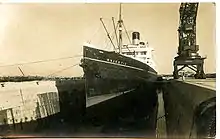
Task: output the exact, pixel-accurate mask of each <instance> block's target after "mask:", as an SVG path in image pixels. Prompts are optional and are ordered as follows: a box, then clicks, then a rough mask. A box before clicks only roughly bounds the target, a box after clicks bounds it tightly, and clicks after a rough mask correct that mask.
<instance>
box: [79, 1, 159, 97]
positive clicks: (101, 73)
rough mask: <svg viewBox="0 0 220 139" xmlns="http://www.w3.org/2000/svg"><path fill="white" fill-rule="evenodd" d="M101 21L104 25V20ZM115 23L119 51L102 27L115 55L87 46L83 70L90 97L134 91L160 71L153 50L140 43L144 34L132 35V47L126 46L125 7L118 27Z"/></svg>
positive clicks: (85, 47)
mask: <svg viewBox="0 0 220 139" xmlns="http://www.w3.org/2000/svg"><path fill="white" fill-rule="evenodd" d="M100 20H101V21H102V18H100ZM112 21H113V25H114V31H115V37H116V39H117V38H118V39H117V44H118V46H117V48H116V47H115V45H114V43H113V41H112V38H111V37H110V35H109V33H108V31H107V29H106V27H105V25H104V23H103V21H102V24H103V26H104V28H105V31H106V32H107V36H108V38H109V39H110V41H111V43H112V45H113V46H114V48H115V50H114V51H105V50H102V49H98V48H96V47H95V46H93V45H91V44H89V43H86V44H84V46H83V58H82V60H81V65H80V66H81V67H82V68H83V71H84V77H85V81H86V93H87V96H94V95H102V94H106V93H116V92H120V91H121V92H123V91H126V90H129V89H133V88H134V87H136V86H138V85H140V84H141V83H143V82H146V81H147V82H148V81H154V80H156V79H157V71H156V69H155V63H154V61H153V59H152V51H153V49H152V48H151V47H150V46H149V44H148V42H146V43H145V42H143V41H140V33H139V32H132V41H130V42H131V43H130V44H123V42H122V30H123V28H124V29H125V31H127V30H126V28H125V26H124V23H123V20H122V18H121V4H120V12H119V20H118V22H117V25H116V24H115V23H114V18H112ZM122 27H123V28H122ZM117 28H118V30H117ZM117 32H118V33H117ZM126 33H127V32H126ZM127 34H128V33H127ZM127 36H128V35H127Z"/></svg>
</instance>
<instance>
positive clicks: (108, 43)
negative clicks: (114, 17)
mask: <svg viewBox="0 0 220 139" xmlns="http://www.w3.org/2000/svg"><path fill="white" fill-rule="evenodd" d="M117 29H118V24H117V26H116V30H117ZM113 33H114V32H112V33H111V34H112V35H111V37H112V40H113V39H114V36H113V35H114V34H113ZM109 43H110V42H108V44H107V45H106V47H105V48H107V47H108V46H109Z"/></svg>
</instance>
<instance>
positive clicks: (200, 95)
mask: <svg viewBox="0 0 220 139" xmlns="http://www.w3.org/2000/svg"><path fill="white" fill-rule="evenodd" d="M163 93H164V95H163V97H164V105H165V106H164V107H165V111H166V125H167V134H168V137H169V136H170V137H184V138H189V137H190V136H191V137H196V136H197V137H198V136H199V137H201V136H203V137H204V136H205V137H207V135H208V132H215V129H213V130H212V131H208V130H209V129H208V128H209V127H208V125H207V124H208V123H210V121H209V120H210V118H211V119H212V120H213V116H214V118H215V111H216V108H215V96H216V91H214V90H210V89H206V88H202V87H199V86H195V85H191V84H187V83H184V82H180V81H175V80H172V81H170V82H167V83H165V84H164V85H163ZM207 101H209V102H210V103H206V104H204V102H207ZM211 103H212V105H208V104H211ZM203 110H206V112H205V113H202V111H203ZM208 110H211V111H212V112H211V113H209V114H207V112H208ZM213 114H214V115H213ZM194 119H195V120H194ZM212 122H213V121H212ZM213 124H215V123H213ZM212 126H213V125H212ZM201 127H202V128H203V131H202V130H201ZM196 129H197V130H196ZM205 130H206V131H207V132H204V131H205ZM210 134H213V133H210Z"/></svg>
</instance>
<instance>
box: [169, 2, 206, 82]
mask: <svg viewBox="0 0 220 139" xmlns="http://www.w3.org/2000/svg"><path fill="white" fill-rule="evenodd" d="M198 6H199V3H181V5H180V8H179V14H180V21H179V28H178V33H179V47H178V53H177V54H178V56H176V57H175V59H174V62H173V66H174V71H173V76H174V78H175V79H178V78H179V71H181V70H183V69H184V68H185V67H188V68H190V69H191V70H193V71H195V72H196V74H195V78H196V79H204V78H206V76H205V73H204V69H203V65H204V59H206V57H201V56H200V55H199V53H198V51H199V45H197V44H196V17H197V11H198ZM178 66H182V67H181V68H179V69H178Z"/></svg>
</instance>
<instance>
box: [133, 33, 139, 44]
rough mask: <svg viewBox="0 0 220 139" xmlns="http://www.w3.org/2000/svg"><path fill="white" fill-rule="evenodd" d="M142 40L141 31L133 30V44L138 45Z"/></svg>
mask: <svg viewBox="0 0 220 139" xmlns="http://www.w3.org/2000/svg"><path fill="white" fill-rule="evenodd" d="M139 41H140V33H139V32H133V33H132V44H134V45H138V44H139Z"/></svg>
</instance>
